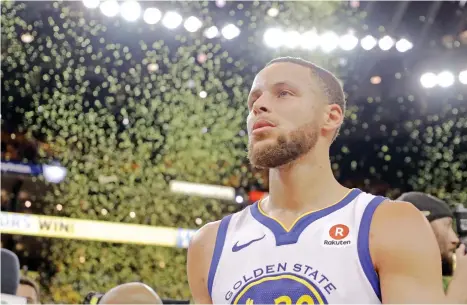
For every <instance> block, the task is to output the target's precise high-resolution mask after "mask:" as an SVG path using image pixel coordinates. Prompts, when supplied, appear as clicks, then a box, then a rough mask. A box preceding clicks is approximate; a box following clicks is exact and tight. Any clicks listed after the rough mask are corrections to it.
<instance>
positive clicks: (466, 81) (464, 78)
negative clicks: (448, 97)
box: [459, 70, 467, 85]
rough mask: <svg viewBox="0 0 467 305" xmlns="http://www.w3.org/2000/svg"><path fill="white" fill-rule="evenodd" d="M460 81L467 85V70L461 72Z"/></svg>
mask: <svg viewBox="0 0 467 305" xmlns="http://www.w3.org/2000/svg"><path fill="white" fill-rule="evenodd" d="M459 82H460V83H461V84H463V85H467V70H464V71H461V72H460V73H459Z"/></svg>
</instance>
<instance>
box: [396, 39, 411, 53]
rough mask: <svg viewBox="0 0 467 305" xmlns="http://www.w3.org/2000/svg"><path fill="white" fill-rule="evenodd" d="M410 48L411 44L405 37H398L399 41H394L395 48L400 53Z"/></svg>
mask: <svg viewBox="0 0 467 305" xmlns="http://www.w3.org/2000/svg"><path fill="white" fill-rule="evenodd" d="M412 48H413V44H412V43H411V42H410V41H408V40H407V39H405V38H402V39H399V41H398V42H396V49H397V51H399V52H401V53H404V52H407V51H408V50H410V49H412Z"/></svg>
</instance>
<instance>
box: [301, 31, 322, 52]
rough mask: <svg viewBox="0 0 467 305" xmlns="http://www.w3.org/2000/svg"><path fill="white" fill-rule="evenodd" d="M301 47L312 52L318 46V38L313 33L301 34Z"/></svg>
mask: <svg viewBox="0 0 467 305" xmlns="http://www.w3.org/2000/svg"><path fill="white" fill-rule="evenodd" d="M300 41H301V44H300V45H301V47H302V48H303V49H306V50H314V49H316V48H317V47H318V46H319V36H318V34H317V33H316V32H315V31H308V32H305V33H303V34H302V37H301V40H300Z"/></svg>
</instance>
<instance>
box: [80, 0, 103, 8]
mask: <svg viewBox="0 0 467 305" xmlns="http://www.w3.org/2000/svg"><path fill="white" fill-rule="evenodd" d="M83 4H84V6H85V7H87V8H98V7H99V4H100V0H83Z"/></svg>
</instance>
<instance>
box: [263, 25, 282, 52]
mask: <svg viewBox="0 0 467 305" xmlns="http://www.w3.org/2000/svg"><path fill="white" fill-rule="evenodd" d="M284 36H285V35H284V32H283V31H282V30H280V29H276V28H272V29H268V30H266V32H264V36H263V40H264V43H265V44H266V45H267V46H268V47H270V48H278V47H280V46H281V45H282V41H283V39H284V38H285V37H284Z"/></svg>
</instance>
